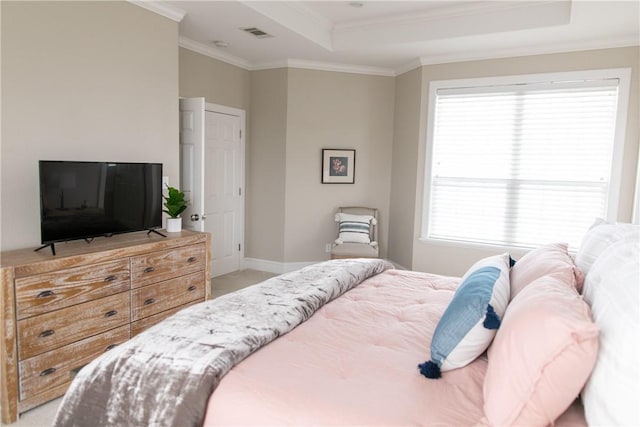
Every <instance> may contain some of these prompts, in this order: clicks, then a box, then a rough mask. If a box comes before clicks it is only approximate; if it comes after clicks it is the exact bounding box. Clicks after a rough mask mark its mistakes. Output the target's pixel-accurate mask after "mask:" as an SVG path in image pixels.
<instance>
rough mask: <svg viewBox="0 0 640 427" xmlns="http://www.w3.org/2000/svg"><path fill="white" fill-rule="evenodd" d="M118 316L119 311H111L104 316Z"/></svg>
mask: <svg viewBox="0 0 640 427" xmlns="http://www.w3.org/2000/svg"><path fill="white" fill-rule="evenodd" d="M116 314H118V311H117V310H111V311H107V312H106V313H105V314H104V317H112V316H115V315H116Z"/></svg>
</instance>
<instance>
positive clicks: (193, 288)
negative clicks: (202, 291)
mask: <svg viewBox="0 0 640 427" xmlns="http://www.w3.org/2000/svg"><path fill="white" fill-rule="evenodd" d="M187 290H188V291H189V292H193V291H195V290H196V285H191V286H189V287H188V288H187Z"/></svg>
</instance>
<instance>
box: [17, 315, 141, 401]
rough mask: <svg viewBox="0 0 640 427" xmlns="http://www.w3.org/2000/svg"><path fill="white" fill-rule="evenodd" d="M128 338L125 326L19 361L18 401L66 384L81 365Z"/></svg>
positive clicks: (127, 328) (127, 330) (127, 329)
mask: <svg viewBox="0 0 640 427" xmlns="http://www.w3.org/2000/svg"><path fill="white" fill-rule="evenodd" d="M128 339H129V326H128V325H127V326H121V327H119V328H117V329H113V330H111V331H108V332H105V333H102V334H100V335H96V336H93V337H91V338H87V339H84V340H81V341H77V342H74V343H73V344H69V345H66V346H64V347H61V348H59V349H57V350H54V351H49V352H47V353H43V354H41V355H38V356H35V357H32V358H30V359H27V360H24V361H22V362H20V399H27V398H29V397H31V396H34V395H36V394H39V393H42V392H44V391H45V390H47V389H50V388H53V387H57V386H59V385H62V384H64V383H68V382H70V381H71V380H72V379H73V377H75V375H76V374H77V373H78V371H79V370H80V368H82V367H83V366H84V365H86V364H87V363H89V362H91V361H92V360H93V359H95V358H96V357H98V356H100V355H101V354H102V353H104V352H105V351H108V350H110V349H112V348H113V347H115V346H116V345H118V344H121V343H123V342H125V341H127V340H128Z"/></svg>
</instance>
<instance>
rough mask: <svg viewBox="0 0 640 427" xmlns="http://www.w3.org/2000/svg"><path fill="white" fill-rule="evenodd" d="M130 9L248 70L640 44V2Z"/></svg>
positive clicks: (164, 4)
mask: <svg viewBox="0 0 640 427" xmlns="http://www.w3.org/2000/svg"><path fill="white" fill-rule="evenodd" d="M132 2H133V3H135V4H138V5H140V6H142V7H146V8H149V9H152V10H155V11H156V12H159V13H163V14H164V15H165V16H168V17H171V18H172V19H175V20H178V21H180V24H179V25H180V26H179V32H180V45H181V46H183V47H186V48H189V49H191V50H195V51H198V52H200V53H204V54H206V55H209V56H212V57H214V58H218V59H221V60H223V61H226V62H229V63H232V64H234V65H237V66H240V67H243V68H246V69H250V70H255V69H264V68H274V67H282V66H296V67H303V68H318V69H333V70H337V71H340V70H344V71H352V72H363V73H368V74H381V75H397V74H399V73H401V72H404V71H406V70H409V69H411V68H413V67H416V66H418V65H421V64H422V65H424V64H434V63H445V62H457V61H466V60H476V59H488V58H500V57H508V56H520V55H532V54H541V53H555V52H567V51H577V50H586V49H599V48H609V47H621V46H632V45H640V0H627V1H608V0H604V1H594V0H573V1H571V0H553V1H551V0H550V1H523V0H510V1H462V0H459V1H454V0H448V1H359V2H355V3H359V4H360V7H354V6H353V5H351V3H354V2H347V1H159V2H140V1H132ZM355 6H358V4H356V5H355ZM180 18H182V19H180ZM244 28H258V29H259V30H262V31H264V32H266V33H268V34H269V35H270V36H272V37H260V38H257V37H255V36H253V35H251V34H250V33H248V32H246V31H242V29H244ZM214 41H222V42H225V43H227V44H228V46H227V47H217V46H216V45H214Z"/></svg>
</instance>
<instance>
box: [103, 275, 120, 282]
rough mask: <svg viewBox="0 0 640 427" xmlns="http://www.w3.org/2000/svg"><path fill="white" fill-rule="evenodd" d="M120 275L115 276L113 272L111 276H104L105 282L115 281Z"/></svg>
mask: <svg viewBox="0 0 640 427" xmlns="http://www.w3.org/2000/svg"><path fill="white" fill-rule="evenodd" d="M117 278H118V277H117V276H114V275H113V274H112V275H111V276H107V277H105V278H104V281H105V282H113V281H114V280H116V279H117Z"/></svg>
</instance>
